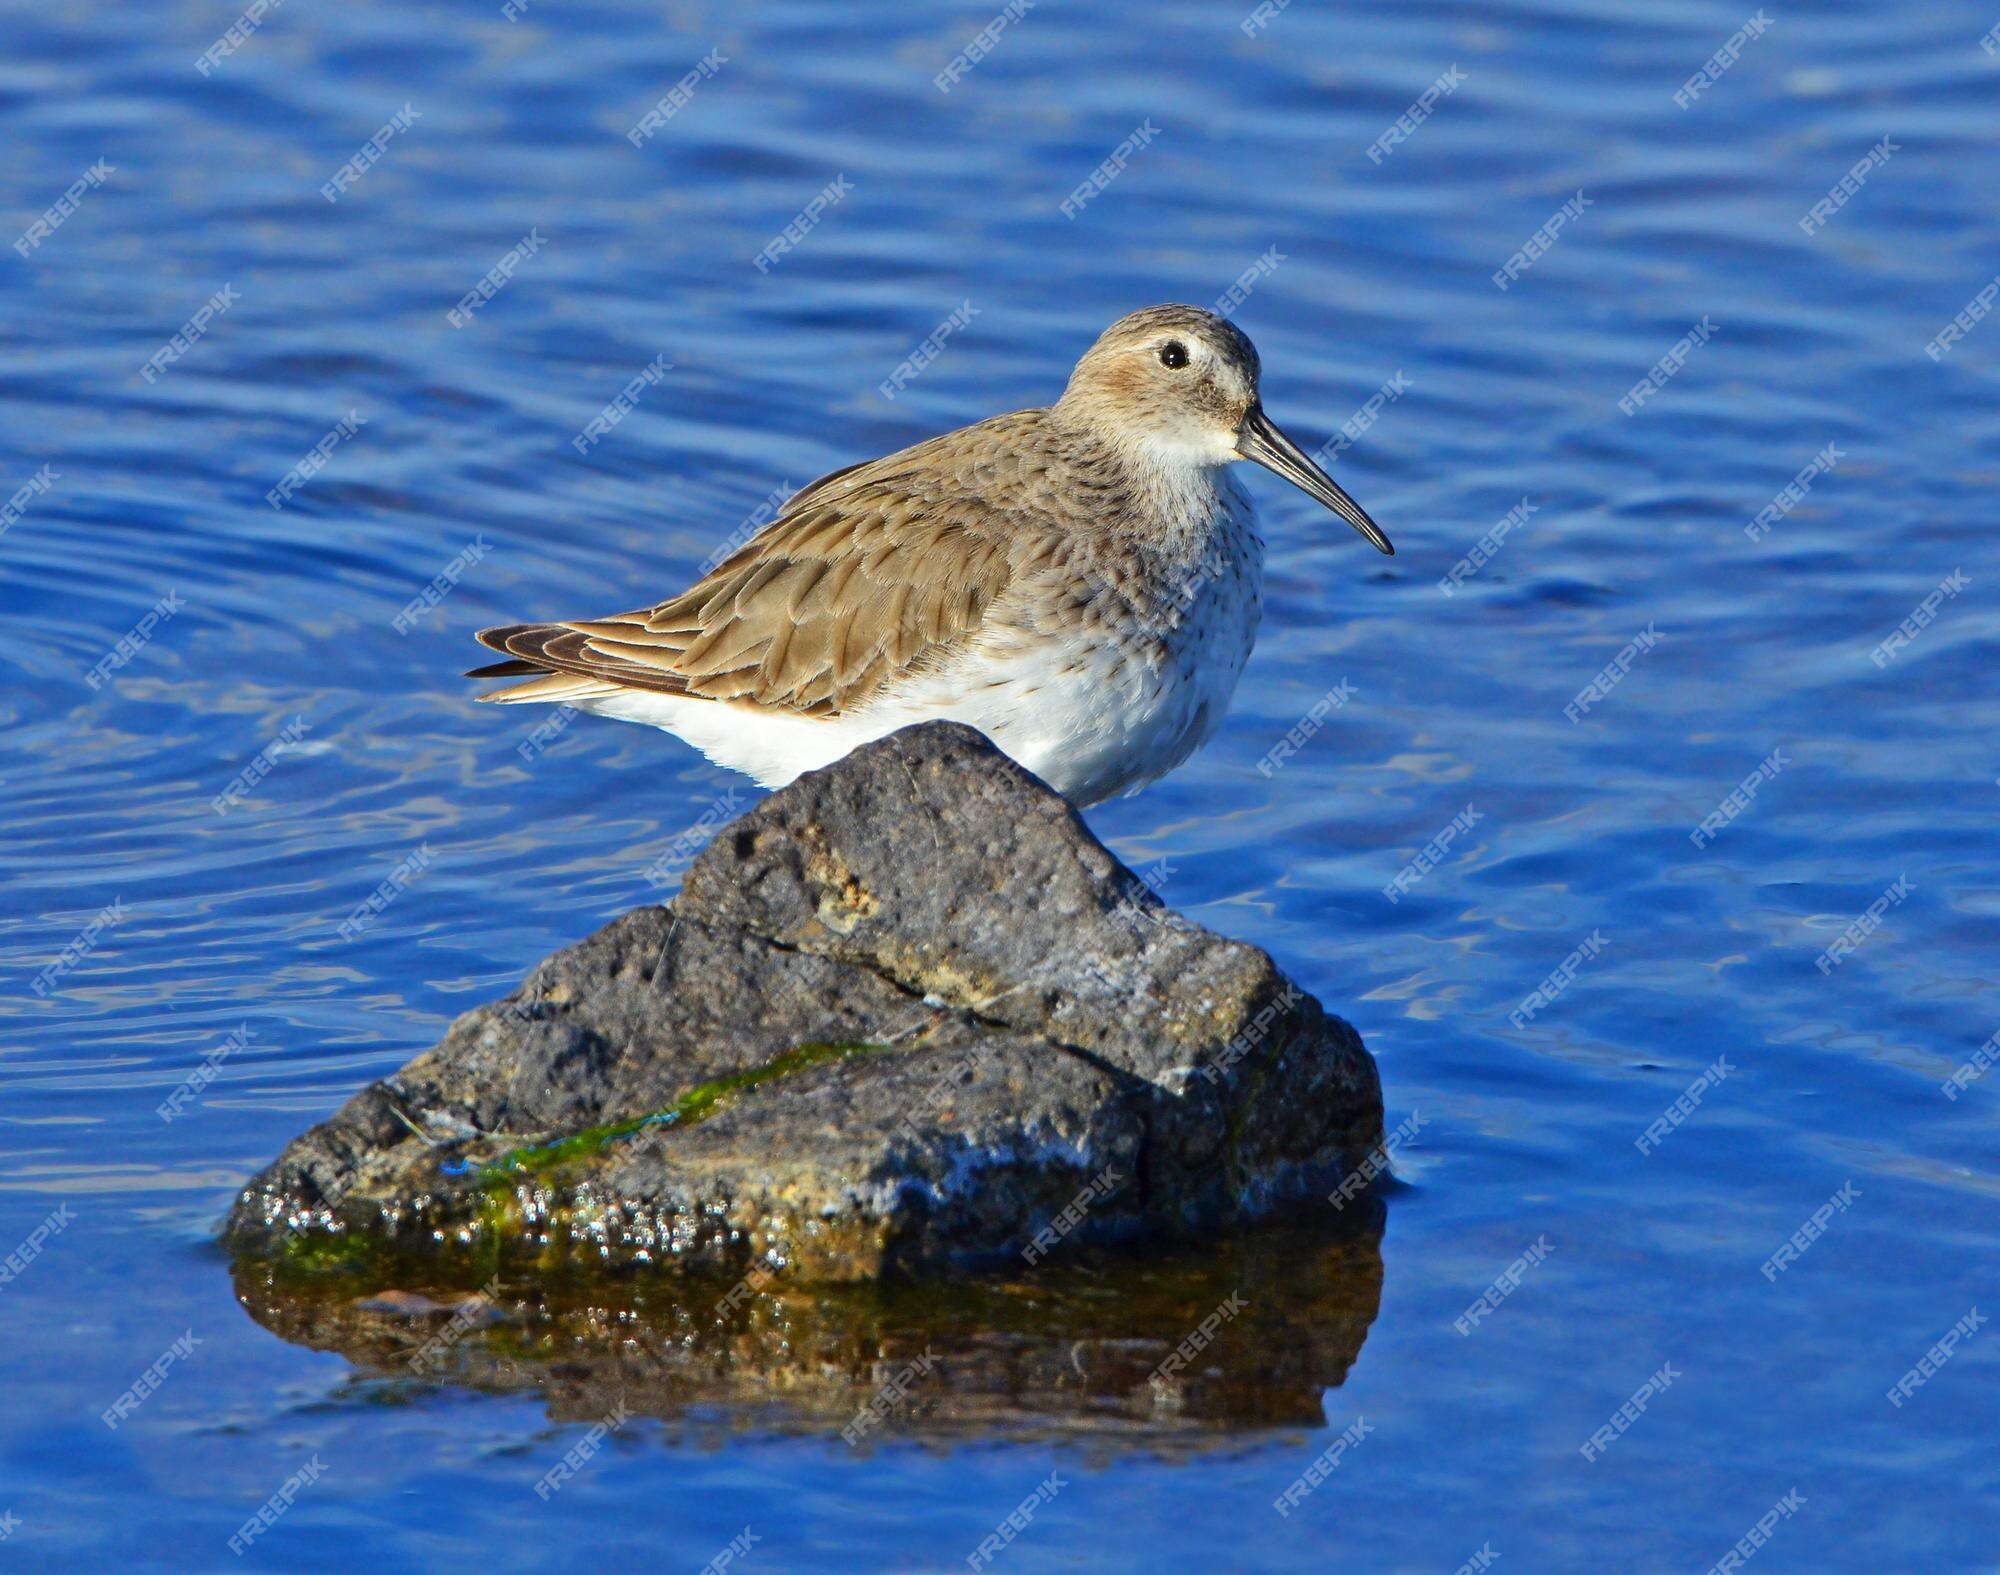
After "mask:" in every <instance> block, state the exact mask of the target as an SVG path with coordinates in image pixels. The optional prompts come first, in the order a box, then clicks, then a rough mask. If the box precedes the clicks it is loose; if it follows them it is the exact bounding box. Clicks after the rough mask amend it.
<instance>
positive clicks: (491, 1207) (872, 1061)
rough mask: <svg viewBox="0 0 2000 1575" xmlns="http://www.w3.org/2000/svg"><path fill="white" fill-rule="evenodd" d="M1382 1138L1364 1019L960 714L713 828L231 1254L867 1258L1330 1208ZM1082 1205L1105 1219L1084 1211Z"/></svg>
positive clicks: (256, 1223)
mask: <svg viewBox="0 0 2000 1575" xmlns="http://www.w3.org/2000/svg"><path fill="white" fill-rule="evenodd" d="M1381 1135H1382V1101H1381V1090H1380V1086H1379V1083H1378V1081H1377V1077H1376V1072H1375V1066H1374V1062H1373V1060H1372V1059H1371V1058H1370V1056H1369V1055H1368V1052H1367V1051H1366V1050H1365V1049H1364V1048H1363V1047H1362V1045H1361V1041H1360V1039H1359V1037H1358V1036H1357V1035H1356V1034H1355V1032H1354V1030H1353V1029H1352V1028H1350V1027H1349V1026H1348V1025H1347V1024H1346V1023H1344V1022H1342V1021H1341V1020H1340V1019H1339V1018H1337V1017H1332V1016H1329V1015H1328V1014H1327V1013H1326V1012H1324V1011H1323V1010H1322V1009H1321V1008H1320V1006H1319V1004H1318V1003H1317V1002H1316V1001H1314V1000H1313V999H1312V998H1311V997H1310V996H1307V995H1305V994H1304V993H1303V992H1302V991H1300V990H1299V989H1298V988H1297V986H1296V985H1294V984H1292V983H1291V982H1290V981H1288V980H1287V979H1286V978H1285V977H1284V976H1283V975H1282V974H1281V973H1280V972H1279V971H1278V969H1277V968H1276V967H1275V966H1274V965H1273V963H1272V962H1271V959H1270V958H1269V957H1267V956H1266V955H1265V954H1264V953H1263V952H1261V951H1258V950H1257V949H1256V948H1254V947H1251V946H1246V945H1242V944H1240V943H1238V942H1233V941H1228V940H1224V939H1223V938H1221V937H1219V936H1216V935H1213V934H1211V933H1209V932H1208V931H1206V930H1203V929H1201V928H1199V927H1198V926H1195V925H1193V924H1190V923H1188V922H1187V921H1185V920H1183V919H1181V918H1180V917H1179V916H1177V915H1175V914H1174V913H1172V912H1171V911H1170V910H1168V909H1166V908H1164V907H1162V906H1161V905H1160V903H1159V902H1158V899H1157V898H1156V897H1154V896H1153V894H1152V893H1151V892H1150V891H1149V890H1148V889H1147V888H1146V886H1145V885H1144V883H1143V882H1141V881H1140V880H1139V879H1138V878H1137V877H1136V876H1134V875H1133V874H1132V873H1131V872H1130V871H1129V870H1127V869H1126V868H1125V867H1124V866H1123V865H1121V864H1120V863H1119V862H1118V861H1117V859H1115V858H1114V857H1113V856H1112V855H1111V854H1110V853H1109V852H1107V851H1106V850H1105V848H1104V847H1103V845H1102V844H1100V843H1099V842H1098V841H1097V840H1096V839H1095V838H1094V837H1093V836H1091V834H1090V832H1089V831H1088V830H1087V829H1086V828H1085V827H1084V825H1083V823H1082V821H1081V820H1080V819H1079V818H1078V817H1077V815H1076V814H1075V812H1074V811H1073V810H1072V809H1071V808H1070V807H1069V806H1068V805H1067V804H1066V803H1065V802H1064V801H1063V800H1062V799H1060V798H1059V797H1057V796H1056V795H1055V794H1053V793H1051V792H1049V790H1048V789H1047V788H1045V787H1044V786H1043V785H1042V784H1041V783H1039V782H1037V781H1036V780H1035V779H1034V778H1033V777H1031V776H1029V775H1028V774H1027V773H1025V772H1023V771H1022V770H1020V768H1019V767H1017V766H1015V765H1014V764H1013V763H1012V762H1010V761H1009V760H1007V758H1006V757H1005V756H1004V755H1001V754H1000V753H999V752H998V751H996V750H995V749H994V748H993V747H992V745H991V744H989V743H988V742H987V741H986V740H985V739H983V738H982V737H981V736H980V735H979V734H977V733H975V732H973V731H971V730H970V729H967V728H963V727H959V726H956V725H954V724H949V723H931V724H927V725H925V726H923V727H919V728H912V729H908V730H906V731H904V732H902V733H898V734H895V735H893V736H892V737H890V738H887V739H883V740H881V741H879V742H877V743H875V744H871V745H869V746H867V747H865V748H863V749H861V750H858V751H856V752H855V753H854V754H852V755H850V756H848V757H847V758H846V759H845V760H842V761H839V762H837V763H836V764H834V765H832V766H830V767H828V768H827V769H825V770H824V771H819V772H814V773H811V774H809V775H807V776H805V777H802V778H800V779H799V780H798V781H797V782H795V783H793V784H792V785H791V786H790V787H787V788H785V789H783V790H782V791H780V792H778V793H776V794H774V795H772V796H771V797H770V798H768V799H767V800H765V801H764V802H763V803H761V804H759V805H757V806H756V807H755V808H753V809H752V810H751V811H750V812H749V813H747V814H745V815H744V816H742V817H741V818H740V819H738V820H737V821H735V822H734V823H732V824H731V825H729V826H727V827H725V828H724V829H723V830H722V832H721V833H720V834H719V835H718V836H717V837H716V839H715V840H714V842H713V843H711V844H710V846H709V848H708V849H707V850H706V851H705V852H704V853H703V854H702V855H701V857H700V858H699V859H697V860H696V861H695V864H694V865H693V867H692V868H691V869H690V871H689V873H688V876H687V879H686V882H685V884H684V886H683V888H682V890H681V892H680V894H679V895H678V896H677V897H676V899H675V900H674V902H673V903H672V905H671V906H670V907H664V908H662V907H647V908H640V909H637V910H635V911H633V912H631V913H628V914H626V915H625V916H624V917H623V918H620V919H617V920H615V921H613V922H612V923H611V924H609V925H606V926H605V927H604V928H603V929H601V930H599V931H598V932H597V933H596V934H594V935H592V936H589V937H588V938H586V939H585V940H583V941H581V942H579V943H578V944H577V945H575V946H572V947H570V948H568V949H566V950H564V951H561V952H558V953H556V954H555V955H554V956H552V957H550V958H548V959H546V960H545V961H544V962H543V963H542V964H540V965H539V966H538V967H537V968H536V969H535V970H534V971H533V972H532V973H531V974H530V975H529V977H528V979H527V981H526V982H525V983H524V984H523V985H522V987H521V989H520V990H518V991H516V992H515V994H514V995H512V996H511V997H509V998H508V999H507V1000H505V1001H502V1002H497V1003H494V1004H492V1005H489V1006H484V1007H479V1008H476V1009H474V1010H473V1011H471V1012H468V1013H466V1014H465V1015H464V1016H462V1017H461V1018H459V1019H458V1021H457V1022H455V1023H454V1024H453V1025H452V1026H451V1028H450V1030H449V1031H448V1032H447V1034H446V1035H445V1038H444V1040H443V1041H442V1042H441V1043H440V1044H439V1045H438V1046H437V1047H436V1048H434V1049H432V1050H430V1051H427V1052H425V1053H424V1054H422V1055H420V1056H418V1057H417V1058H416V1059H415V1060H413V1061H411V1062H410V1063H409V1064H408V1065H407V1066H405V1067H404V1068H403V1069H402V1070H401V1071H399V1072H398V1073H396V1074H395V1075H394V1076H392V1077H389V1078H386V1079H383V1080H382V1081H380V1082H378V1083H375V1084H372V1085H370V1086H369V1087H368V1088H365V1089H363V1090H362V1091H361V1092H360V1093H358V1094H356V1095H355V1096H354V1097H353V1098H352V1099H350V1100H349V1101H348V1102H347V1104H346V1105H345V1106H344V1107H343V1108H342V1109H341V1110H340V1111H339V1112H337V1113H336V1114H335V1115H334V1116H333V1117H331V1118H330V1119H329V1120H327V1121H325V1122H323V1123H321V1124H320V1125H319V1126H317V1127H315V1128H313V1129H312V1130H311V1131H310V1132H307V1133H306V1134H304V1135H303V1136H302V1137H300V1138H299V1139H297V1140H296V1141H294V1142H293V1143H292V1144H291V1145H290V1146H289V1147H288V1148H287V1149H286V1150H285V1152H284V1153H283V1154H282V1155H281V1156H279V1158H278V1159H277V1160H276V1161H275V1162H274V1163H273V1164H272V1165H271V1166H269V1167H268V1168H267V1169H266V1170H264V1171H263V1172H262V1173H261V1174H260V1175H258V1176H257V1177H256V1178H254V1179H253V1180H252V1181H251V1182H250V1184H249V1185H248V1186H247V1187H245V1189H244V1190H243V1192H242V1194H241V1195H240V1196H239V1198H238V1199H237V1202H236V1205H235V1208H234V1210H233V1211H232V1213H231V1216H230V1219H229V1222H228V1226H227V1234H228V1237H229V1240H230V1243H231V1245H232V1246H233V1247H234V1248H235V1249H236V1250H237V1251H238V1252H239V1253H240V1254H247V1255H250V1256H257V1257H267V1258H273V1259H283V1260H285V1261H289V1262H294V1263H297V1262H302V1261H310V1260H312V1259H314V1258H315V1256H317V1257H319V1258H322V1259H325V1260H327V1261H330V1262H334V1263H338V1262H341V1261H345V1258H344V1256H343V1255H344V1254H347V1253H349V1252H350V1251H351V1250H352V1248H351V1245H339V1246H337V1245H334V1242H335V1240H336V1239H337V1238H342V1237H346V1238H350V1239H351V1241H362V1242H367V1243H369V1244H372V1246H373V1248H375V1249H377V1250H388V1251H394V1252H396V1253H408V1252H412V1251H416V1252H422V1253H430V1254H433V1255H435V1256H437V1257H438V1258H439V1259H441V1260H463V1261H464V1262H465V1263H466V1264H467V1265H483V1266H488V1267H497V1266H518V1267H521V1268H524V1269H530V1268H531V1269H534V1270H537V1271H540V1272H552V1271H554V1270H556V1269H559V1268H562V1267H565V1266H575V1265H580V1264H582V1265H593V1266H619V1265H639V1264H648V1263H673V1264H677V1265H681V1266H683V1267H687V1268H697V1269H698V1268H731V1267H733V1268H734V1269H736V1270H737V1271H738V1272H740V1270H741V1268H742V1267H743V1266H744V1265H745V1264H748V1263H750V1262H751V1261H752V1260H758V1259H761V1260H764V1261H767V1262H783V1263H784V1264H786V1265H787V1266H788V1267H789V1268H791V1269H792V1270H794V1271H795V1272H796V1274H797V1275H798V1277H800V1278H812V1279H821V1280H847V1279H867V1278H873V1277H877V1276H880V1275H882V1274H885V1273H889V1272H905V1273H922V1272H926V1271H930V1270H936V1269H940V1268H944V1267H947V1266H954V1265H976V1264H989V1265H990V1264H994V1263H1004V1262H1006V1261H1008V1260H1010V1259H1015V1258H1016V1257H1017V1256H1018V1255H1019V1254H1021V1253H1022V1251H1023V1249H1024V1248H1025V1247H1026V1246H1027V1245H1028V1244H1029V1242H1030V1241H1031V1240H1034V1239H1035V1238H1036V1236H1037V1232H1038V1231H1039V1232H1042V1233H1043V1234H1044V1235H1045V1236H1046V1235H1047V1232H1048V1227H1049V1224H1050V1222H1051V1221H1054V1220H1061V1221H1062V1222H1063V1229H1062V1231H1061V1232H1060V1233H1059V1237H1058V1238H1057V1239H1060V1240H1068V1241H1070V1242H1072V1244H1074V1243H1081V1242H1084V1241H1106V1240H1132V1239H1138V1238H1148V1237H1150V1238H1172V1237H1179V1238H1190V1237H1205V1236H1207V1235H1209V1234H1211V1233H1213V1232H1215V1231H1217V1230H1219V1229H1224V1228H1228V1227H1231V1226H1233V1225H1236V1224H1238V1223H1241V1222H1244V1221H1248V1220H1251V1219H1255V1218H1259V1217H1263V1216H1266V1215H1271V1214H1275V1213H1278V1212H1281V1211H1284V1210H1287V1209H1290V1208H1292V1207H1294V1206H1297V1205H1300V1204H1302V1203H1311V1202H1315V1201H1318V1200H1323V1199H1324V1197H1325V1196H1326V1194H1328V1193H1329V1192H1331V1191H1332V1190H1333V1188H1334V1187H1335V1186H1337V1185H1338V1184H1339V1182H1340V1181H1341V1180H1342V1179H1343V1177H1344V1176H1346V1175H1347V1174H1349V1173H1350V1171H1351V1169H1352V1167H1353V1166H1355V1165H1356V1164H1357V1163H1359V1161H1360V1160H1361V1159H1362V1157H1363V1156H1364V1155H1365V1154H1366V1153H1367V1152H1368V1151H1369V1150H1370V1149H1372V1148H1373V1147H1374V1146H1375V1145H1376V1144H1377V1143H1378V1142H1379V1141H1380V1140H1381ZM1085 1194H1087V1195H1088V1200H1089V1201H1088V1206H1087V1207H1082V1208H1079V1207H1078V1206H1077V1200H1078V1199H1079V1197H1080V1196H1082V1195H1085Z"/></svg>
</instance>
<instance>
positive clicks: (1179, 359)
mask: <svg viewBox="0 0 2000 1575" xmlns="http://www.w3.org/2000/svg"><path fill="white" fill-rule="evenodd" d="M1160 365H1162V366H1171V367H1174V368H1176V369H1178V368H1180V367H1184V366H1186V365H1187V346H1186V345H1184V344H1182V343H1181V342H1180V341H1179V340H1178V339H1169V340H1168V341H1167V342H1166V343H1165V344H1163V345H1161V346H1160Z"/></svg>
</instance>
